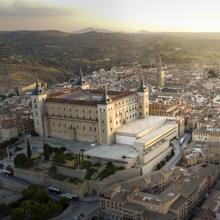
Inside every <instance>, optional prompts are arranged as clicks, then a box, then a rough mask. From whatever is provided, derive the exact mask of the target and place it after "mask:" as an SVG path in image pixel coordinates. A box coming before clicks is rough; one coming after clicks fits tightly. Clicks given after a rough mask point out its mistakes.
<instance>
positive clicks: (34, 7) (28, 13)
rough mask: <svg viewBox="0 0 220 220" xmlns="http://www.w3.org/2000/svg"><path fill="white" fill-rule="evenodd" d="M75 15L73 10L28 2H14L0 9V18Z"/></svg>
mask: <svg viewBox="0 0 220 220" xmlns="http://www.w3.org/2000/svg"><path fill="white" fill-rule="evenodd" d="M45 2H46V1H45ZM76 13H77V10H74V9H73V8H65V7H58V6H52V5H47V4H40V3H37V2H33V1H30V0H15V1H13V2H12V3H11V5H9V6H7V7H6V6H4V7H2V8H1V7H0V16H6V17H11V16H13V17H18V16H20V17H39V16H42V17H54V16H67V15H73V14H76Z"/></svg>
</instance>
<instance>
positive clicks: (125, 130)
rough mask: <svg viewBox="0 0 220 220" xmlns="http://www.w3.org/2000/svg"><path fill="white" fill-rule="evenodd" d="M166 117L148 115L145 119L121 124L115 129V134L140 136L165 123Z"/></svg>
mask: <svg viewBox="0 0 220 220" xmlns="http://www.w3.org/2000/svg"><path fill="white" fill-rule="evenodd" d="M166 119H167V117H161V116H148V117H147V118H145V119H137V120H135V121H132V122H129V123H127V124H125V125H123V126H122V127H121V128H119V129H118V130H117V131H116V135H125V136H130V137H137V138H138V137H142V136H144V135H145V134H146V133H148V132H150V131H152V130H155V129H156V128H157V127H160V126H161V125H163V124H165V123H166Z"/></svg>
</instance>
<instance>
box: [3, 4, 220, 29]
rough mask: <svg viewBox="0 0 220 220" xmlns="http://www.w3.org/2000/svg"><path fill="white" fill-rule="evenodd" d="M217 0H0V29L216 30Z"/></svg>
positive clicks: (219, 20)
mask: <svg viewBox="0 0 220 220" xmlns="http://www.w3.org/2000/svg"><path fill="white" fill-rule="evenodd" d="M219 10H220V1H219V0H0V30H48V29H50V30H61V31H66V32H73V31H75V30H80V29H83V28H87V27H93V28H104V29H109V30H112V31H125V32H135V31H140V30H146V31H159V32H160V31H168V32H176V31H181V32H182V31H183V32H220V13H219Z"/></svg>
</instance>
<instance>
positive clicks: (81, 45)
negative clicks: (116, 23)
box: [0, 30, 220, 88]
mask: <svg viewBox="0 0 220 220" xmlns="http://www.w3.org/2000/svg"><path fill="white" fill-rule="evenodd" d="M158 53H160V55H161V57H162V60H163V62H165V63H166V64H174V63H175V64H184V65H191V64H194V63H203V64H219V61H220V33H194V34H193V33H151V32H149V33H148V32H146V33H136V34H126V33H98V32H94V31H92V32H87V33H64V32H60V31H55V30H49V31H14V32H0V85H4V86H5V87H7V88H8V87H11V86H13V85H14V84H17V83H19V82H21V81H27V82H31V81H33V79H34V78H33V76H34V75H35V73H36V72H38V73H39V76H40V78H42V79H44V80H47V81H49V83H52V82H57V81H62V80H66V79H68V78H69V77H70V76H71V75H74V74H76V73H77V72H78V70H79V67H80V66H82V68H83V70H84V72H86V73H89V72H91V71H92V70H95V69H98V68H100V67H103V66H105V65H107V63H106V60H108V65H120V64H123V65H129V64H130V63H131V62H134V61H141V62H142V63H145V64H149V63H153V62H154V60H155V58H157V56H158V55H157V54H158ZM107 58H108V59H107ZM3 82H4V83H3Z"/></svg>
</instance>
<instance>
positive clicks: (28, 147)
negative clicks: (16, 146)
mask: <svg viewBox="0 0 220 220" xmlns="http://www.w3.org/2000/svg"><path fill="white" fill-rule="evenodd" d="M27 156H28V159H29V160H30V159H31V156H32V152H31V145H30V142H29V140H27Z"/></svg>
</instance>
